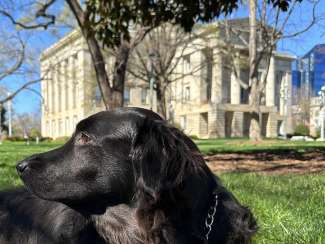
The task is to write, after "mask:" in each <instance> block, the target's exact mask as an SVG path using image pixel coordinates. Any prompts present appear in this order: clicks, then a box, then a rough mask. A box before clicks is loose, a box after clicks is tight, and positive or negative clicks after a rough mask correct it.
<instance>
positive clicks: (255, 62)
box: [223, 0, 319, 140]
mask: <svg viewBox="0 0 325 244" xmlns="http://www.w3.org/2000/svg"><path fill="white" fill-rule="evenodd" d="M279 2H282V1H279ZM300 2H301V0H294V1H292V2H291V1H290V4H289V2H288V4H287V5H286V7H285V8H283V6H280V5H274V4H273V5H271V6H270V5H269V4H270V1H267V0H263V1H256V0H249V1H248V2H247V5H248V10H249V26H248V28H249V38H248V39H247V36H246V34H247V33H245V32H243V31H241V30H239V29H236V28H234V27H233V26H232V25H230V24H229V23H228V22H229V21H228V20H226V21H224V22H223V24H224V28H226V38H227V39H228V40H227V41H226V44H227V48H226V49H225V50H226V51H227V53H228V54H229V55H228V57H229V58H230V59H231V60H232V63H233V72H234V74H235V75H236V80H237V81H238V82H239V84H240V86H241V87H242V88H244V89H246V90H247V91H248V94H249V105H250V114H251V116H250V118H251V122H250V129H249V134H250V138H251V139H252V140H260V139H261V137H262V135H261V132H262V130H261V123H262V119H261V118H262V113H261V111H260V107H261V104H262V100H263V94H264V92H265V86H266V80H267V74H268V71H269V66H270V61H271V57H272V55H273V52H274V51H275V50H276V45H277V43H278V42H279V40H283V39H286V38H293V37H296V36H298V35H300V34H302V33H304V32H306V31H308V30H309V29H310V28H311V27H312V26H313V25H315V23H317V21H318V18H317V16H316V8H317V6H318V3H319V0H315V1H310V2H309V4H310V5H311V7H312V13H311V18H310V21H309V23H307V24H305V25H302V26H298V27H297V28H296V29H295V30H294V31H290V30H289V31H288V30H287V26H288V25H290V20H291V19H292V16H293V13H294V11H295V9H296V8H297V6H298V4H299V3H300ZM282 10H287V11H286V12H285V13H283V12H282ZM231 36H236V37H237V38H238V39H239V40H240V41H241V43H242V44H243V45H245V46H246V48H247V50H248V51H249V52H248V60H249V82H248V84H247V83H246V82H245V81H242V80H241V79H240V77H239V76H238V70H236V65H234V63H235V62H236V61H235V60H236V59H237V58H238V57H237V56H236V51H235V45H234V44H233V42H231V40H230V37H231ZM263 61H264V62H265V63H266V65H265V67H266V74H265V75H264V79H263V78H261V77H259V76H258V69H259V67H260V65H261V63H262V62H263Z"/></svg>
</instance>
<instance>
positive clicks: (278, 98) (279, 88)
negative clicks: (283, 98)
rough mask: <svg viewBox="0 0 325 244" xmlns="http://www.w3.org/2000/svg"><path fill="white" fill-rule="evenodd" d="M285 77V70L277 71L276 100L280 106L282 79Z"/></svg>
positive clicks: (276, 103)
mask: <svg viewBox="0 0 325 244" xmlns="http://www.w3.org/2000/svg"><path fill="white" fill-rule="evenodd" d="M283 77H284V73H283V71H277V72H276V76H275V87H274V102H275V106H276V107H278V108H279V107H280V90H281V84H282V79H283Z"/></svg>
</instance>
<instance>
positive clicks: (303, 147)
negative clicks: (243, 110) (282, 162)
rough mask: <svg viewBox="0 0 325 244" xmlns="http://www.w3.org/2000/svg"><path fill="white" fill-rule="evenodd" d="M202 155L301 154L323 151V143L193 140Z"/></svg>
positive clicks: (324, 148) (324, 146)
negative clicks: (310, 151) (291, 152)
mask: <svg viewBox="0 0 325 244" xmlns="http://www.w3.org/2000/svg"><path fill="white" fill-rule="evenodd" d="M195 143H196V144H197V145H198V146H199V148H200V150H201V151H202V152H203V153H204V154H214V153H253V152H274V153H283V152H286V151H296V152H298V153H303V152H305V151H308V150H315V149H317V150H325V142H316V141H315V142H303V141H284V140H264V141H261V142H258V143H254V142H251V141H249V140H248V139H206V140H195Z"/></svg>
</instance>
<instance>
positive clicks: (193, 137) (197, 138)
mask: <svg viewBox="0 0 325 244" xmlns="http://www.w3.org/2000/svg"><path fill="white" fill-rule="evenodd" d="M190 138H191V139H192V140H199V139H200V138H199V137H198V136H197V135H190Z"/></svg>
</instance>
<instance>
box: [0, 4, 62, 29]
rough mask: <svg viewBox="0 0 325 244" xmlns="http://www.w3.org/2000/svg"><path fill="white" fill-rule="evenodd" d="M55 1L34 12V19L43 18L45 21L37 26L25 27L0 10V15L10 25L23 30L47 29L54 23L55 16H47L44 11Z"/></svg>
mask: <svg viewBox="0 0 325 244" xmlns="http://www.w3.org/2000/svg"><path fill="white" fill-rule="evenodd" d="M55 1H56V0H50V1H49V2H47V3H45V4H41V7H40V8H39V9H38V10H37V11H36V14H35V18H44V19H47V20H48V21H46V22H45V23H37V24H32V25H27V24H25V23H22V22H20V21H17V20H16V19H15V18H14V17H13V16H12V14H11V13H9V12H7V11H5V10H3V9H0V14H2V15H3V16H5V17H7V18H8V19H9V20H10V21H11V23H12V24H14V25H16V26H19V27H21V28H23V29H37V28H44V29H47V28H48V27H49V26H50V25H52V24H54V23H55V15H52V14H48V13H47V12H46V11H47V10H48V8H49V7H50V6H52V4H54V2H55Z"/></svg>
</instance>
